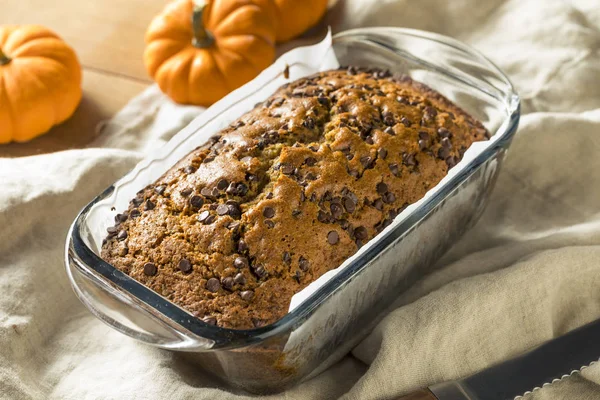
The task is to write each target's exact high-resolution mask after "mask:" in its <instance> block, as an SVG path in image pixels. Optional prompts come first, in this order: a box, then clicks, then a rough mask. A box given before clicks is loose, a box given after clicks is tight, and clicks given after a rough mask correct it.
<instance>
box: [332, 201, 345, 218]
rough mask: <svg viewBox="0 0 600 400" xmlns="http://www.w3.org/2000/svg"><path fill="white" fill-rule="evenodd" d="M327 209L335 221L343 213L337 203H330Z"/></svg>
mask: <svg viewBox="0 0 600 400" xmlns="http://www.w3.org/2000/svg"><path fill="white" fill-rule="evenodd" d="M329 209H330V210H331V215H333V218H335V219H338V218H340V217H341V216H342V214H343V212H344V210H343V209H342V206H341V205H340V204H338V203H331V205H330V206H329Z"/></svg>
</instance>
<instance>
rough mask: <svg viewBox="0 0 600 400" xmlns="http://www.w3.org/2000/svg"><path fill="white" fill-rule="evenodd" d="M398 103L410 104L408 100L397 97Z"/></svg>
mask: <svg viewBox="0 0 600 400" xmlns="http://www.w3.org/2000/svg"><path fill="white" fill-rule="evenodd" d="M396 101H397V102H398V103H401V104H408V100H406V98H405V97H402V96H398V97H396Z"/></svg>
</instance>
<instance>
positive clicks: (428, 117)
mask: <svg viewBox="0 0 600 400" xmlns="http://www.w3.org/2000/svg"><path fill="white" fill-rule="evenodd" d="M436 115H437V110H436V109H435V108H433V107H431V106H427V107H425V111H424V113H423V119H424V120H425V121H427V122H431V121H432V120H433V119H434V118H435V116H436Z"/></svg>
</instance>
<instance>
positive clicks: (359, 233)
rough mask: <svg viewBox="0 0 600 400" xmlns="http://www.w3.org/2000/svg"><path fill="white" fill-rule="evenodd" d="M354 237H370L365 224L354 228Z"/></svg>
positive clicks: (362, 238)
mask: <svg viewBox="0 0 600 400" xmlns="http://www.w3.org/2000/svg"><path fill="white" fill-rule="evenodd" d="M354 237H356V238H357V239H359V240H366V239H367V238H368V237H369V232H368V231H367V228H365V227H364V226H357V227H356V228H355V229H354Z"/></svg>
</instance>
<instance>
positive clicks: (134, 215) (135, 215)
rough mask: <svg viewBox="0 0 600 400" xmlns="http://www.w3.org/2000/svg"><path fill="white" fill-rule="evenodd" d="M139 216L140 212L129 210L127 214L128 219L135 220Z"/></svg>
mask: <svg viewBox="0 0 600 400" xmlns="http://www.w3.org/2000/svg"><path fill="white" fill-rule="evenodd" d="M140 215H142V213H141V212H140V210H135V209H134V210H131V212H130V213H129V217H130V218H135V217H139V216H140Z"/></svg>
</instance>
